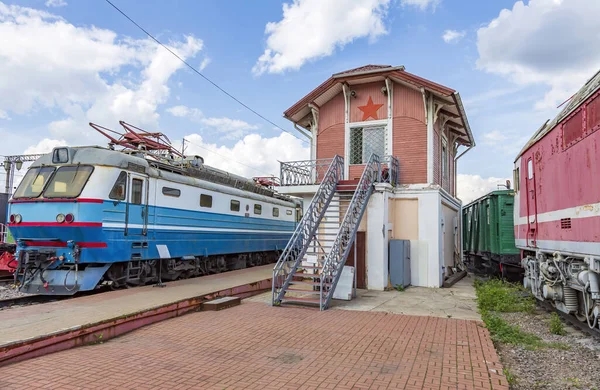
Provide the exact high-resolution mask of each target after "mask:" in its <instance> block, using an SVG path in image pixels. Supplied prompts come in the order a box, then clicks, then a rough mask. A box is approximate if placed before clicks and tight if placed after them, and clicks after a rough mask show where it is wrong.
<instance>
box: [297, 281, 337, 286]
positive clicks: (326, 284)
mask: <svg viewBox="0 0 600 390" xmlns="http://www.w3.org/2000/svg"><path fill="white" fill-rule="evenodd" d="M290 284H301V285H306V286H320V285H321V282H305V281H296V280H292V281H291V282H290ZM323 286H327V287H329V286H331V283H323Z"/></svg>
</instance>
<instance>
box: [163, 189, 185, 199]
mask: <svg viewBox="0 0 600 390" xmlns="http://www.w3.org/2000/svg"><path fill="white" fill-rule="evenodd" d="M162 193H163V195H165V196H172V197H175V198H179V197H180V196H181V190H179V189H177V188H171V187H163V188H162Z"/></svg>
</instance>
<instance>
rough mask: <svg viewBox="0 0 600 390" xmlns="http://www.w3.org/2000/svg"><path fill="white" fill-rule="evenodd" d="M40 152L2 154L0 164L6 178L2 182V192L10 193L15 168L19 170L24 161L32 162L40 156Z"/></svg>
mask: <svg viewBox="0 0 600 390" xmlns="http://www.w3.org/2000/svg"><path fill="white" fill-rule="evenodd" d="M42 156H43V155H42V154H21V155H16V156H4V162H3V163H2V164H0V165H1V166H3V167H4V171H5V172H6V180H5V183H4V192H5V193H7V194H8V195H9V196H10V195H12V187H13V182H14V178H15V168H16V169H17V171H20V170H21V168H22V167H23V163H24V162H33V161H35V160H37V159H38V158H40V157H42Z"/></svg>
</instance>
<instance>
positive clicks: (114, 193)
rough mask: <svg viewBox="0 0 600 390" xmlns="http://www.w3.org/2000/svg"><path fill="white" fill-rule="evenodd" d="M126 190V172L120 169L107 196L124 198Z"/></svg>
mask: <svg viewBox="0 0 600 390" xmlns="http://www.w3.org/2000/svg"><path fill="white" fill-rule="evenodd" d="M126 190H127V172H125V171H121V173H120V174H119V177H118V178H117V181H116V182H115V185H114V186H113V188H112V190H110V194H108V197H109V198H110V199H114V200H125V192H126Z"/></svg>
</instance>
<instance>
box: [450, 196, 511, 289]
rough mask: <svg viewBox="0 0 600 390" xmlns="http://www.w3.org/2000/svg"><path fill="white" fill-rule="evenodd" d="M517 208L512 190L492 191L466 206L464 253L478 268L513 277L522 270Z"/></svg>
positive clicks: (479, 271) (478, 271) (466, 259)
mask: <svg viewBox="0 0 600 390" xmlns="http://www.w3.org/2000/svg"><path fill="white" fill-rule="evenodd" d="M513 209H514V191H512V190H498V191H492V192H490V193H489V194H487V195H485V196H482V197H481V198H479V199H477V200H475V201H473V202H471V203H469V204H468V205H466V206H464V207H463V212H462V217H463V234H462V238H463V255H464V259H465V262H466V263H467V264H468V265H469V267H470V268H471V269H472V270H473V271H474V272H477V273H486V274H496V275H502V276H504V277H510V278H511V279H514V278H516V277H518V275H520V274H521V267H520V264H521V256H520V251H519V249H517V248H516V247H515V232H514V224H513Z"/></svg>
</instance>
